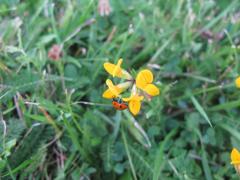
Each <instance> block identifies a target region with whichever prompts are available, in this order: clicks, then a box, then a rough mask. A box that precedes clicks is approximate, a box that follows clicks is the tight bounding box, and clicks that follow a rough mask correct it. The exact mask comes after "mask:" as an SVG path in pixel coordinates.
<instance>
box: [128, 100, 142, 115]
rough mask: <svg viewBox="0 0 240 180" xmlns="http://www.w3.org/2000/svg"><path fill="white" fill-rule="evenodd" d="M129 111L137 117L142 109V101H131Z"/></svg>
mask: <svg viewBox="0 0 240 180" xmlns="http://www.w3.org/2000/svg"><path fill="white" fill-rule="evenodd" d="M129 109H130V111H131V113H133V115H137V114H138V113H139V111H140V109H141V102H140V101H130V102H129Z"/></svg>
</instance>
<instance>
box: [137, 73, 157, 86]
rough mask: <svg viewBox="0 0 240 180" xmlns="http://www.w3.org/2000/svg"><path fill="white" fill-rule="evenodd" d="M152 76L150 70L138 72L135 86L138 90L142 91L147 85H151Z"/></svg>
mask: <svg viewBox="0 0 240 180" xmlns="http://www.w3.org/2000/svg"><path fill="white" fill-rule="evenodd" d="M152 81H153V74H152V72H151V71H150V70H148V69H144V70H142V71H140V72H139V73H138V75H137V77H136V85H137V87H138V88H140V89H144V88H145V86H146V85H147V84H150V83H152Z"/></svg>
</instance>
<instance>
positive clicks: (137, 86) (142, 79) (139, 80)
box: [103, 59, 160, 115]
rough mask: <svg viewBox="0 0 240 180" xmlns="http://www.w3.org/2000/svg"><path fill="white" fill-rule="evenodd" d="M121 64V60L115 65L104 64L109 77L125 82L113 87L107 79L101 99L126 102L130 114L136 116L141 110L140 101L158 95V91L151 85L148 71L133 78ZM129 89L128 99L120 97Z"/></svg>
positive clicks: (143, 71) (151, 79)
mask: <svg viewBox="0 0 240 180" xmlns="http://www.w3.org/2000/svg"><path fill="white" fill-rule="evenodd" d="M122 62H123V60H122V59H119V60H118V62H117V64H112V63H109V62H106V63H104V68H105V70H106V71H107V72H108V73H109V74H110V75H112V76H113V77H118V78H121V79H125V82H123V83H120V84H117V85H114V84H113V82H112V81H111V80H110V79H107V80H106V84H107V86H108V89H107V90H106V91H105V92H104V93H103V97H104V98H107V99H112V98H121V99H122V100H123V101H124V102H128V107H129V110H130V111H131V113H132V114H133V115H137V114H138V113H139V111H140V109H141V101H142V100H143V99H144V97H151V96H156V95H159V93H160V90H159V89H158V87H157V86H156V85H154V84H152V82H153V74H152V72H151V71H150V70H148V69H144V70H141V71H140V72H139V73H138V74H137V76H136V78H134V77H133V76H131V74H129V73H128V72H127V71H126V70H124V69H122V68H121V64H122ZM130 87H132V89H131V95H130V97H122V96H121V94H122V93H123V92H124V91H126V90H127V89H128V88H130Z"/></svg>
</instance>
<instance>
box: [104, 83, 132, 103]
mask: <svg viewBox="0 0 240 180" xmlns="http://www.w3.org/2000/svg"><path fill="white" fill-rule="evenodd" d="M106 84H107V86H108V89H107V90H106V91H105V92H104V93H103V95H102V96H103V97H104V98H106V99H112V98H115V97H118V96H119V94H121V93H122V92H123V91H125V90H126V89H127V88H128V87H129V86H130V85H131V82H125V83H121V84H118V85H114V84H113V83H112V81H111V80H110V79H107V80H106Z"/></svg>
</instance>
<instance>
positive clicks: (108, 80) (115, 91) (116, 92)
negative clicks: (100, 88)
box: [106, 79, 122, 97]
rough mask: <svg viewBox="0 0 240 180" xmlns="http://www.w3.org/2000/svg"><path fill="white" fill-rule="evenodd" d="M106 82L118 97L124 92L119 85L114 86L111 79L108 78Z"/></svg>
mask: <svg viewBox="0 0 240 180" xmlns="http://www.w3.org/2000/svg"><path fill="white" fill-rule="evenodd" d="M106 84H107V86H108V88H109V90H110V91H111V92H112V93H113V94H114V95H115V96H116V97H117V96H118V95H119V94H120V93H121V92H122V89H121V88H119V87H117V86H114V85H113V83H112V81H111V80H110V79H107V80H106Z"/></svg>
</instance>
